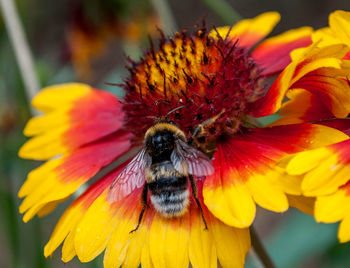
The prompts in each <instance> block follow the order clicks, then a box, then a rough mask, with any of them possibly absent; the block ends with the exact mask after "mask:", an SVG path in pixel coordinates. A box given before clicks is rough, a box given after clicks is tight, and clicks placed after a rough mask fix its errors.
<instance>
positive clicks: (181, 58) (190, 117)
mask: <svg viewBox="0 0 350 268" xmlns="http://www.w3.org/2000/svg"><path fill="white" fill-rule="evenodd" d="M129 71H130V73H131V75H130V77H129V78H128V79H126V80H125V86H124V87H125V90H126V96H125V98H124V100H123V102H124V110H125V113H126V124H125V125H126V128H127V129H128V130H129V131H131V132H133V133H134V134H135V137H137V138H139V139H142V138H143V135H144V133H145V132H146V130H147V129H148V128H149V127H151V126H152V125H153V124H154V123H155V119H157V118H158V119H159V118H161V117H164V116H165V115H167V113H168V112H169V111H171V110H173V109H176V108H179V109H177V110H176V111H174V112H173V113H171V114H169V116H168V119H170V120H171V121H173V122H174V123H175V124H176V125H177V126H178V127H179V128H180V129H181V130H183V131H184V132H185V134H186V135H187V136H188V137H190V136H191V135H192V134H193V131H194V129H195V127H196V126H197V125H198V124H201V123H203V122H205V121H206V120H208V119H210V118H215V119H216V120H213V123H212V124H210V125H207V126H206V131H205V134H203V135H202V136H201V137H199V139H198V141H199V142H200V143H203V144H204V145H205V146H207V145H208V144H209V143H210V142H211V141H213V140H214V141H215V140H216V139H217V138H218V137H219V136H224V135H232V134H234V133H236V132H237V131H238V130H239V129H240V127H241V126H242V122H243V121H244V118H245V116H246V115H247V114H248V112H249V103H251V102H254V101H255V100H257V99H258V98H260V97H261V96H262V95H263V94H264V93H265V84H264V78H262V77H261V76H260V70H259V68H258V66H257V64H256V63H255V62H254V60H253V59H252V57H251V56H250V53H249V51H248V50H247V49H245V48H242V47H239V40H238V41H234V40H228V39H225V38H224V37H218V38H214V37H212V36H211V35H210V34H207V32H206V30H205V29H202V30H199V31H197V32H196V34H195V35H192V36H188V34H187V33H186V32H183V33H181V34H180V33H178V34H176V36H175V37H174V38H173V39H169V40H165V39H163V40H161V42H160V45H159V49H158V50H157V51H155V49H154V47H153V46H152V47H151V49H150V50H149V51H148V52H147V53H146V54H145V57H144V58H143V59H142V60H141V61H140V62H139V63H133V64H132V66H131V67H130V68H129ZM205 146H204V147H205Z"/></svg>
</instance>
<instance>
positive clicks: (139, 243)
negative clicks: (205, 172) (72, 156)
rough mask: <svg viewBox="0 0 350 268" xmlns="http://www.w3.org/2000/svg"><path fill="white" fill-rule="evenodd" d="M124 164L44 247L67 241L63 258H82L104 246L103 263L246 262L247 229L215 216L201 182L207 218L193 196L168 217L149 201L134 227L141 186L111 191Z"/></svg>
mask: <svg viewBox="0 0 350 268" xmlns="http://www.w3.org/2000/svg"><path fill="white" fill-rule="evenodd" d="M119 171H120V168H119V169H118V170H116V171H114V172H112V173H111V174H110V175H107V176H106V177H105V178H103V179H102V180H101V181H99V182H97V183H96V184H95V185H94V186H92V187H91V188H90V189H89V190H88V191H87V193H86V194H84V195H83V196H82V197H80V198H79V199H77V201H75V202H74V203H73V204H72V205H71V206H70V207H69V208H68V210H67V211H66V212H65V213H64V215H63V216H62V218H61V219H60V221H59V223H58V225H57V227H56V228H55V231H54V233H53V235H52V237H51V239H50V241H49V243H48V244H47V245H46V247H45V256H49V255H51V254H52V252H53V251H54V250H55V249H56V248H57V247H58V246H59V245H60V244H61V243H62V241H63V240H64V239H65V241H64V245H63V248H62V259H63V260H64V261H69V260H71V259H72V258H73V257H74V256H75V255H77V256H78V258H79V259H80V261H82V262H87V261H90V260H92V259H94V258H95V257H96V256H97V255H99V254H100V253H101V252H103V251H104V250H105V254H104V267H119V266H123V267H138V266H139V265H140V263H141V265H142V267H160V268H166V267H188V265H189V263H191V265H192V266H193V267H217V262H218V261H219V262H220V264H221V266H222V267H224V268H230V267H243V265H244V261H245V255H246V254H247V252H248V251H249V249H250V236H249V230H248V229H236V228H233V227H229V226H227V225H225V224H224V223H222V222H220V221H219V220H218V219H216V218H215V217H213V216H212V215H211V214H210V212H209V211H208V210H207V208H206V207H205V206H204V204H203V201H202V195H201V191H202V190H201V187H202V186H201V182H198V185H197V187H198V192H199V199H200V202H201V204H202V206H203V209H204V217H205V219H206V222H207V226H208V230H204V223H203V219H202V217H201V214H200V212H199V208H198V206H197V204H196V203H195V202H194V200H193V199H192V200H191V204H190V207H189V210H188V212H187V213H186V214H185V215H184V216H183V217H180V218H173V219H166V218H163V217H162V216H161V215H159V214H156V213H155V212H154V210H153V208H152V207H151V206H148V207H147V209H146V213H145V215H144V218H143V221H142V223H141V225H140V227H139V229H138V230H137V231H136V232H132V233H130V231H132V230H133V229H134V228H135V227H136V225H137V222H138V217H139V214H140V211H141V207H142V205H141V192H142V190H141V189H137V190H135V191H134V192H132V193H131V194H130V195H129V196H127V197H126V198H124V199H123V200H121V201H119V202H116V203H113V204H111V203H109V202H108V201H107V198H106V197H107V192H108V189H109V185H110V184H111V182H112V180H113V178H115V174H116V173H117V172H119Z"/></svg>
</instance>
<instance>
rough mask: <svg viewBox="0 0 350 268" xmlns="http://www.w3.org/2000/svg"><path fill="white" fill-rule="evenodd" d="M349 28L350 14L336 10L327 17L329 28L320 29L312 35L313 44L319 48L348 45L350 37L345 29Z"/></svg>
mask: <svg viewBox="0 0 350 268" xmlns="http://www.w3.org/2000/svg"><path fill="white" fill-rule="evenodd" d="M349 27H350V12H347V11H343V10H336V11H334V12H333V13H331V14H330V15H329V27H326V28H323V29H320V30H318V31H316V32H315V33H314V34H313V35H312V39H313V41H314V42H320V43H319V45H320V46H327V45H333V44H339V43H342V44H347V45H350V36H349V32H348V31H347V29H348V28H349Z"/></svg>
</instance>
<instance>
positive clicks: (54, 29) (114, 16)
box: [0, 0, 350, 268]
mask: <svg viewBox="0 0 350 268" xmlns="http://www.w3.org/2000/svg"><path fill="white" fill-rule="evenodd" d="M164 4H165V9H164V8H163V7H164ZM16 5H17V8H18V12H19V16H20V18H21V20H22V23H23V27H24V31H25V34H26V36H27V38H28V42H29V46H30V49H31V51H32V53H33V56H34V63H35V72H36V74H37V75H38V78H39V80H40V84H41V86H43V87H44V86H47V85H51V84H54V83H61V82H68V81H82V82H87V83H90V84H91V85H93V86H95V87H99V88H102V89H105V90H109V91H112V92H114V93H116V94H120V93H121V92H120V91H119V89H118V88H116V87H111V86H107V85H106V84H104V83H105V82H111V83H118V82H120V81H121V79H122V77H123V76H124V75H125V73H126V72H125V71H124V65H125V62H126V60H125V59H126V57H125V55H128V56H130V57H131V58H134V59H137V58H138V57H139V56H140V55H141V53H142V52H141V51H142V48H145V47H147V45H148V41H147V40H148V36H153V38H154V39H156V38H157V37H156V36H157V26H159V27H161V28H163V29H164V30H165V31H166V32H171V31H172V30H173V29H176V28H177V29H181V28H184V27H186V28H189V29H191V28H192V27H193V26H194V25H195V24H199V23H201V21H202V20H203V19H205V20H206V22H207V25H208V26H209V27H210V26H211V25H213V24H215V25H216V26H220V25H225V24H230V23H234V21H235V19H234V15H235V11H236V12H238V13H239V14H240V15H241V16H242V17H243V18H249V17H254V16H256V15H257V14H259V13H262V12H265V11H271V10H275V11H278V12H280V13H281V15H282V20H281V22H280V23H279V25H278V26H277V27H276V29H275V30H274V32H273V34H278V33H280V32H283V31H284V30H287V29H291V28H295V27H300V26H304V25H309V26H312V27H314V28H319V27H323V26H326V25H327V21H328V14H329V13H330V12H332V11H334V10H337V9H343V10H350V2H349V0H309V1H305V0H293V1H291V0H278V1H277V0H267V1H261V0H260V1H259V0H227V2H225V1H223V0H220V1H219V0H169V1H165V0H100V1H98V0H85V1H84V0H60V1H47V0H18V1H16ZM230 7H232V8H234V10H235V11H234V10H233V9H232V10H231V9H230ZM172 18H173V20H172ZM0 70H1V71H0V267H26V268H31V267H35V268H40V267H66V268H69V267H102V258H101V257H99V258H98V259H97V260H95V261H93V262H91V263H88V264H80V263H79V262H78V261H77V260H76V259H75V260H74V261H72V262H70V263H68V264H63V263H62V262H61V261H60V250H58V251H57V252H56V253H55V255H54V257H53V258H49V259H45V258H44V257H43V246H44V245H45V243H46V242H47V241H48V238H49V235H50V233H51V232H52V230H53V228H54V226H55V224H56V222H57V220H58V218H59V216H60V215H61V214H62V211H63V210H64V208H65V206H66V205H61V206H60V207H59V208H58V209H57V210H56V211H55V212H54V213H52V214H50V215H49V216H46V217H44V218H42V219H37V218H35V219H33V220H31V221H30V222H29V223H27V224H24V223H23V222H22V220H21V217H20V215H19V214H18V205H19V203H20V200H18V198H17V191H18V189H19V187H20V185H21V184H22V183H23V181H24V180H25V178H26V174H27V173H28V171H29V170H31V169H32V168H33V167H35V166H37V165H38V163H35V162H33V161H28V160H22V159H19V158H18V157H17V151H18V149H19V147H20V146H21V145H22V144H23V143H24V141H25V140H26V138H25V137H24V136H23V135H22V130H23V127H24V125H25V122H26V121H27V120H28V119H29V118H30V110H29V108H28V101H27V98H26V94H25V89H24V85H23V82H22V78H21V75H20V72H19V69H18V66H17V64H16V59H15V56H14V52H13V48H12V46H11V44H10V41H9V37H8V35H7V32H6V28H5V26H4V22H3V20H2V17H1V15H0ZM68 203H69V202H68ZM255 225H256V228H257V231H258V233H259V234H260V235H261V236H262V237H263V241H264V243H265V245H266V247H267V249H268V251H269V253H270V254H271V256H272V258H273V260H274V261H275V263H276V265H277V267H283V268H288V267H321V268H323V267H334V268H337V267H350V244H349V243H348V244H338V243H337V238H336V232H337V225H336V224H330V225H324V224H316V223H315V222H314V220H313V218H312V217H311V216H308V215H305V214H302V213H300V212H297V211H296V210H293V209H291V210H290V211H289V212H287V213H285V214H284V215H277V214H273V213H270V212H267V211H264V210H262V209H261V210H259V211H258V215H257V221H256V223H255ZM246 266H247V267H260V266H259V263H257V261H256V259H255V258H254V254H253V253H250V254H249V256H248V260H247V265H246Z"/></svg>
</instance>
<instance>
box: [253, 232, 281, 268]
mask: <svg viewBox="0 0 350 268" xmlns="http://www.w3.org/2000/svg"><path fill="white" fill-rule="evenodd" d="M250 237H251V241H252V247H253V249H254V251H255V253H256V255H257V256H258V258H259V260H260V261H261V263H262V264H263V265H264V267H265V268H275V267H276V266H275V264H274V263H273V261H272V260H271V258H270V256H269V254H268V253H267V251H266V250H265V248H264V245H263V244H262V242H261V240H260V238H259V236H258V234H257V233H256V231H255V229H254V227H253V226H251V227H250Z"/></svg>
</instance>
